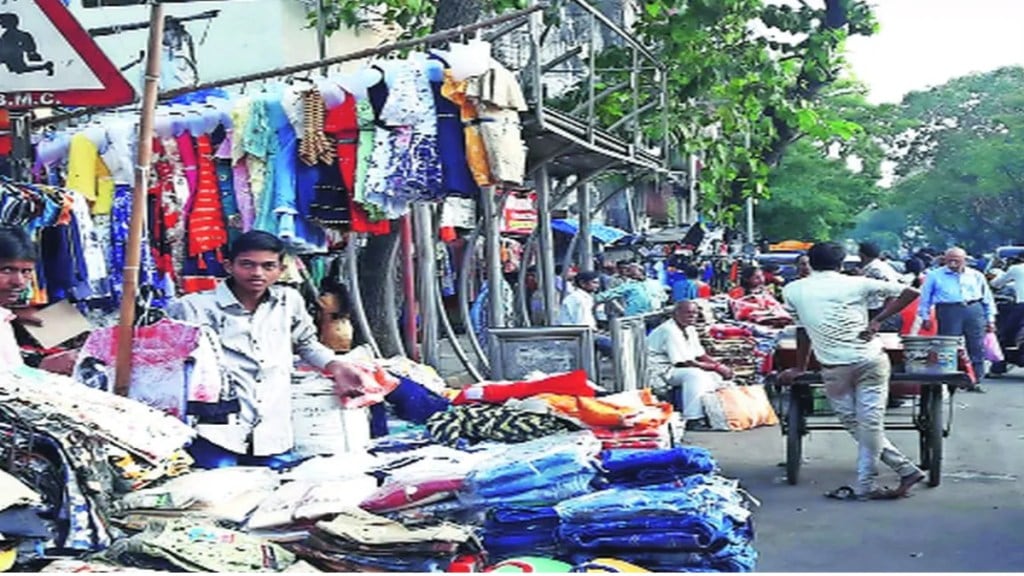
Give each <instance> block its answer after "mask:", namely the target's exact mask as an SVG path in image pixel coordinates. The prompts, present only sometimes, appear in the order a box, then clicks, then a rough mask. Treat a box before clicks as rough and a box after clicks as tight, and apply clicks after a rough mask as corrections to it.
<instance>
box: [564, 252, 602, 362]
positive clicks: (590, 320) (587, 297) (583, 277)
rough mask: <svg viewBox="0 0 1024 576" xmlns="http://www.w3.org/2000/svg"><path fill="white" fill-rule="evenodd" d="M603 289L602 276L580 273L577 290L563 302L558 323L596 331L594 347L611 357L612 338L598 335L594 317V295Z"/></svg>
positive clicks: (577, 276) (577, 278)
mask: <svg viewBox="0 0 1024 576" xmlns="http://www.w3.org/2000/svg"><path fill="white" fill-rule="evenodd" d="M600 287H601V275H600V274H598V273H597V272H580V273H579V274H577V275H576V288H577V290H573V291H572V292H570V293H569V295H568V296H566V297H565V299H564V300H562V307H561V308H560V309H559V311H558V323H559V324H560V325H562V326H586V327H588V328H590V329H591V330H593V331H594V347H595V348H597V350H598V351H599V352H601V353H603V354H606V355H611V351H612V341H611V338H609V337H608V336H605V335H603V334H598V333H597V318H595V317H594V306H595V303H594V294H595V293H596V292H597V291H598V289H600Z"/></svg>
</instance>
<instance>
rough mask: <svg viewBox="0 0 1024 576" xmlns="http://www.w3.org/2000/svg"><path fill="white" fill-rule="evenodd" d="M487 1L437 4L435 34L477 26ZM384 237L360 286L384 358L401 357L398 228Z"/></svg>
mask: <svg viewBox="0 0 1024 576" xmlns="http://www.w3.org/2000/svg"><path fill="white" fill-rule="evenodd" d="M485 2H486V0H439V1H438V4H437V13H436V15H435V16H434V26H433V30H434V32H437V31H440V30H447V29H450V28H456V27H459V26H465V25H468V24H474V23H476V22H478V21H479V20H480V19H481V18H482V16H483V15H484V7H485ZM393 230H394V231H393V232H392V233H391V234H388V235H387V236H371V237H370V238H369V240H368V241H367V243H366V247H365V248H364V249H363V250H362V251H361V253H360V256H359V286H360V289H361V290H360V293H361V294H362V296H363V307H364V309H365V310H366V317H367V320H368V321H369V324H370V327H371V329H372V331H373V337H374V338H375V339H376V340H377V345H378V346H379V347H380V351H381V354H383V355H384V356H385V357H389V356H394V355H397V354H399V353H401V351H402V349H403V346H402V342H401V341H400V339H399V338H398V337H397V336H399V335H400V331H399V330H397V329H396V327H397V326H398V321H399V317H398V314H396V310H395V309H394V308H392V307H389V306H388V303H389V301H390V302H394V301H395V300H396V299H397V294H398V293H401V286H399V277H398V274H397V266H396V263H397V258H398V253H399V249H400V243H401V242H400V235H399V233H398V226H397V225H396V226H393Z"/></svg>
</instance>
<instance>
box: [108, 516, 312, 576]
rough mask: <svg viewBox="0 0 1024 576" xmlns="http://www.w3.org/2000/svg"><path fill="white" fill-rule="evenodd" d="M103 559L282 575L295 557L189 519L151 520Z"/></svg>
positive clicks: (134, 564)
mask: <svg viewBox="0 0 1024 576" xmlns="http://www.w3.org/2000/svg"><path fill="white" fill-rule="evenodd" d="M104 556H105V557H106V558H107V559H109V560H111V561H114V562H117V563H118V564H121V565H124V566H132V567H138V568H143V569H151V570H167V571H174V572H182V571H184V572H282V571H284V570H285V569H287V568H288V567H290V566H291V565H293V564H295V555H294V554H292V553H291V552H288V551H287V550H285V549H284V548H282V547H280V546H278V545H277V544H274V543H272V542H268V541H266V540H264V539H262V538H258V537H256V536H251V535H249V534H244V533H242V532H237V531H234V530H228V529H225V528H219V527H217V526H214V525H212V524H208V523H205V522H204V521H203V520H199V519H189V518H172V519H167V520H152V521H150V522H149V523H148V525H147V526H146V527H145V529H144V530H143V531H142V532H139V533H138V534H136V535H134V536H132V537H131V538H125V539H121V540H117V541H116V542H114V543H113V544H112V545H111V546H110V548H108V549H107V551H106V552H105V553H104Z"/></svg>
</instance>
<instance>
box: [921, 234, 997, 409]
mask: <svg viewBox="0 0 1024 576" xmlns="http://www.w3.org/2000/svg"><path fill="white" fill-rule="evenodd" d="M966 261H967V253H966V252H964V250H963V249H962V248H950V249H949V250H947V251H946V257H945V265H944V266H940V267H938V268H935V269H934V270H932V271H930V272H928V276H927V277H925V280H924V285H923V286H921V301H920V305H919V306H918V309H917V315H918V317H919V318H921V320H922V322H921V327H922V328H924V329H925V330H927V329H929V328H931V322H929V320H928V317H929V315H930V311H931V307H932V306H933V305H934V306H935V317H936V319H937V320H938V324H939V326H938V328H939V335H940V336H963V337H964V340H966V342H967V354H968V355H970V357H971V365H972V366H973V367H974V374H975V375H976V376H977V378H978V382H979V383H980V382H981V379H982V378H983V377H984V376H985V353H984V340H985V333H986V332H994V331H995V329H996V305H995V301H994V300H993V299H992V291H991V290H990V289H989V287H988V282H987V281H986V280H985V275H984V274H982V273H981V272H979V271H977V270H975V269H974V268H970V267H968V266H967V264H966ZM971 390H972V391H973V392H984V390H983V389H982V388H981V386H980V385H979V386H975V387H974V388H973V389H971Z"/></svg>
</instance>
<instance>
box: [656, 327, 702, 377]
mask: <svg viewBox="0 0 1024 576" xmlns="http://www.w3.org/2000/svg"><path fill="white" fill-rule="evenodd" d="M706 354H707V352H706V351H705V350H704V346H702V345H701V343H700V335H699V334H697V329H696V328H694V327H693V326H687V327H686V329H685V330H683V329H682V328H680V327H679V324H676V321H675V320H674V319H671V318H670V319H668V320H666V321H665V322H662V323H661V325H660V326H658V327H657V328H655V329H654V330H653V331H652V332H651V333H650V334H648V335H647V377H648V380H654V379H661V380H662V381H664V382H665V385H667V381H668V378H669V376H670V375H671V373H672V369H673V368H675V366H676V364H684V363H686V362H692V361H694V360H696V359H698V358H700V357H701V356H705V355H706ZM655 387H658V386H655Z"/></svg>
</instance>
